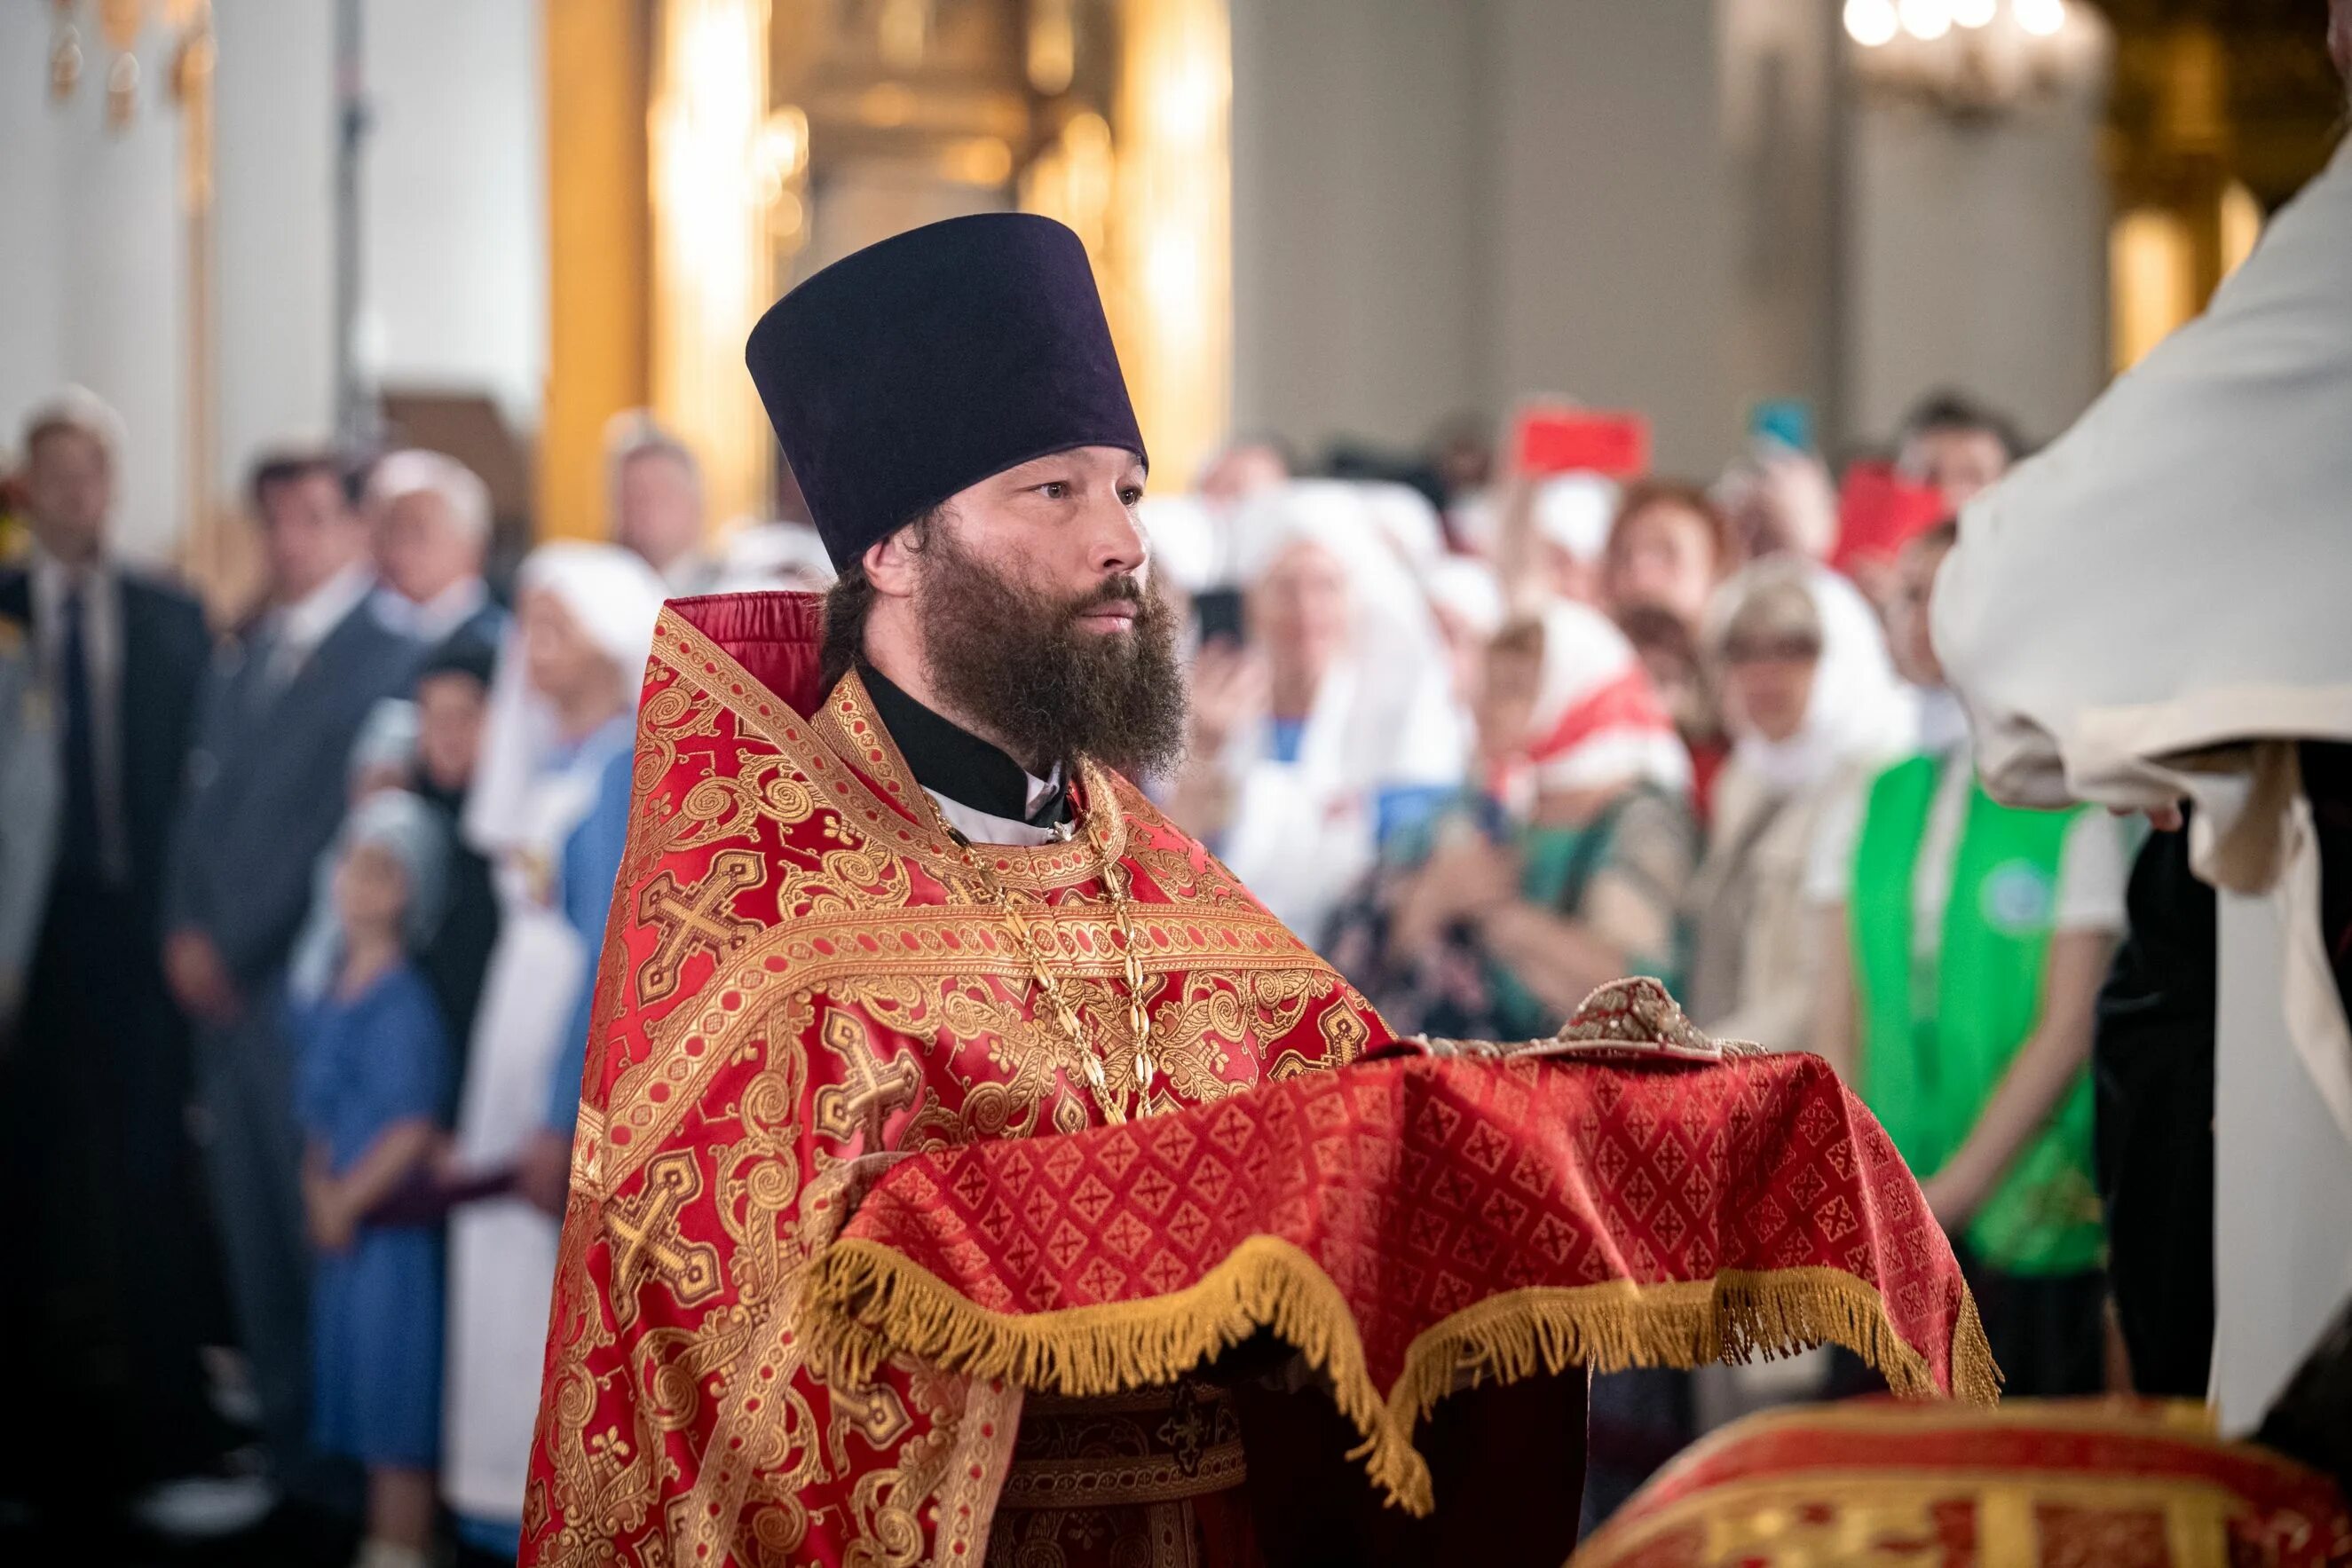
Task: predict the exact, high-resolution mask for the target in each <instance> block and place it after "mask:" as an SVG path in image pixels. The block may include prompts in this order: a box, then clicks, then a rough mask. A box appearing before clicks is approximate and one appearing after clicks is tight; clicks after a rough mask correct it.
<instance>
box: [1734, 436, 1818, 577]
mask: <svg viewBox="0 0 2352 1568" xmlns="http://www.w3.org/2000/svg"><path fill="white" fill-rule="evenodd" d="M1714 499H1715V502H1716V504H1717V507H1720V508H1721V509H1722V512H1723V515H1724V517H1726V518H1727V520H1728V521H1729V523H1730V525H1731V537H1732V538H1734V539H1735V540H1737V541H1738V548H1739V551H1740V554H1741V555H1742V557H1743V558H1745V559H1760V558H1762V557H1764V556H1768V555H1780V554H1789V555H1799V556H1803V557H1805V558H1806V559H1809V560H1824V559H1828V557H1829V554H1830V552H1831V550H1832V549H1834V548H1835V546H1836V544H1837V538H1838V509H1837V482H1836V481H1835V480H1834V479H1833V478H1832V476H1831V475H1830V470H1829V465H1827V464H1825V463H1823V462H1822V460H1821V459H1820V458H1819V457H1817V456H1815V455H1813V454H1811V453H1810V452H1800V451H1796V450H1794V449H1792V448H1790V447H1787V446H1784V445H1781V444H1779V443H1767V444H1763V445H1762V446H1760V447H1759V449H1758V450H1757V451H1755V452H1753V453H1751V454H1749V455H1747V456H1745V457H1743V458H1741V459H1739V460H1738V462H1736V463H1734V464H1733V465H1731V467H1730V468H1729V469H1727V471H1726V472H1725V474H1724V476H1723V478H1722V480H1721V481H1720V482H1719V483H1717V486H1716V487H1715V496H1714Z"/></svg>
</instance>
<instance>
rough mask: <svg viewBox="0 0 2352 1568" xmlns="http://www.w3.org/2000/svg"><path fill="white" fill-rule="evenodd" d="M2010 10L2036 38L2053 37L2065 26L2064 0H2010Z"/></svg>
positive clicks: (2019, 24) (2020, 24) (2018, 22)
mask: <svg viewBox="0 0 2352 1568" xmlns="http://www.w3.org/2000/svg"><path fill="white" fill-rule="evenodd" d="M2010 11H2011V15H2013V16H2016V18H2017V25H2018V26H2020V27H2021V28H2023V29H2024V30H2025V31H2026V32H2029V33H2031V34H2032V35H2033V36H2034V37H2037V38H2047V37H2054V36H2056V35H2057V34H2058V33H2060V32H2062V31H2063V30H2064V28H2065V26H2066V0H2011V5H2010Z"/></svg>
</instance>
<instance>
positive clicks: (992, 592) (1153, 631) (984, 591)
mask: <svg viewBox="0 0 2352 1568" xmlns="http://www.w3.org/2000/svg"><path fill="white" fill-rule="evenodd" d="M919 559H920V561H921V563H922V564H921V565H920V567H919V569H918V576H917V578H916V581H915V594H914V610H915V619H916V621H917V622H918V623H919V625H920V626H921V627H922V634H923V663H924V666H925V669H926V671H927V673H928V674H929V676H930V681H931V689H932V690H933V691H934V692H936V693H937V694H938V695H939V696H940V699H941V700H942V701H943V702H945V703H946V704H947V706H949V707H950V708H952V709H953V710H954V711H956V712H957V713H960V714H961V715H962V716H964V717H965V718H967V719H969V720H971V722H973V723H974V724H977V725H979V726H980V727H982V729H983V730H985V731H986V732H987V734H988V735H989V737H991V738H992V739H993V740H995V741H997V742H998V743H999V744H1001V745H1003V746H1004V747H1007V748H1008V749H1009V750H1010V751H1011V752H1012V754H1013V759H1014V760H1015V761H1017V762H1019V763H1020V764H1021V765H1022V766H1023V767H1024V768H1041V769H1042V768H1051V767H1053V766H1054V765H1055V764H1056V763H1063V762H1069V761H1073V760H1075V759H1076V758H1080V757H1085V758H1092V759H1094V760H1096V761H1098V762H1103V763H1107V764H1108V765H1109V766H1111V767H1113V768H1119V769H1121V770H1122V771H1126V772H1129V773H1150V772H1155V771H1158V770H1160V769H1162V768H1169V767H1171V766H1173V765H1174V763H1175V762H1176V760H1177V758H1178V757H1179V756H1180V755H1181V752H1182V750H1183V743H1184V677H1183V674H1182V673H1181V670H1180V669H1179V668H1178V665H1177V662H1176V637H1175V617H1174V616H1173V615H1172V614H1171V613H1170V612H1169V609H1168V601H1166V600H1164V599H1162V598H1160V592H1159V590H1158V589H1157V588H1156V587H1147V586H1146V585H1145V584H1144V583H1143V582H1142V581H1141V580H1139V579H1137V578H1134V577H1130V576H1126V575H1121V576H1118V577H1114V578H1112V579H1110V580H1108V581H1106V582H1104V583H1103V584H1102V586H1101V587H1100V588H1098V589H1097V590H1095V591H1092V592H1090V593H1087V594H1086V595H1084V596H1082V597H1080V598H1077V599H1068V598H1064V597H1062V596H1060V595H1056V594H1052V593H1047V592H1045V591H1040V590H1039V589H1037V588H1034V587H1033V586H1031V585H1030V584H1029V583H1027V582H1025V581H1023V580H1021V579H1019V578H1017V577H1014V576H1012V575H1011V574H1009V573H1006V572H1003V571H1001V570H997V569H996V568H995V567H994V566H992V565H991V564H990V563H989V562H987V561H985V560H982V559H981V558H980V557H978V556H977V555H974V554H972V553H971V552H970V551H967V550H966V549H963V548H962V546H961V545H960V544H959V543H958V542H957V541H956V538H955V536H954V533H953V531H952V530H951V529H950V528H932V529H930V530H929V537H927V538H925V539H924V541H923V545H922V549H921V551H920V553H919ZM1118 600H1127V601H1130V602H1132V603H1133V604H1135V605H1136V606H1137V611H1136V617H1135V622H1134V624H1133V625H1131V626H1130V627H1129V629H1128V630H1127V631H1125V632H1090V631H1087V629H1086V628H1084V627H1082V626H1080V625H1079V624H1078V617H1079V616H1080V615H1082V614H1084V613H1085V612H1087V611H1089V610H1092V609H1094V608H1095V607H1096V606H1097V605H1101V604H1108V603H1111V602H1113V601H1118Z"/></svg>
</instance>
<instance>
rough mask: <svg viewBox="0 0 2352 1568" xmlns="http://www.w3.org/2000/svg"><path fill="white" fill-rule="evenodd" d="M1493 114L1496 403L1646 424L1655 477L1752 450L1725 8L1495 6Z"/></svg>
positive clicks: (1593, 0) (1650, 2)
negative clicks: (1741, 424)
mask: <svg viewBox="0 0 2352 1568" xmlns="http://www.w3.org/2000/svg"><path fill="white" fill-rule="evenodd" d="M1488 13H1489V16H1490V17H1491V25H1490V32H1489V36H1488V37H1487V40H1486V43H1487V53H1486V66H1485V70H1484V72H1483V81H1484V84H1485V85H1484V87H1483V88H1482V90H1484V91H1486V92H1488V93H1491V94H1492V96H1493V101H1494V102H1495V104H1496V106H1497V112H1498V118H1497V120H1496V131H1497V132H1498V135H1499V142H1498V145H1497V146H1496V149H1495V150H1494V152H1492V153H1491V154H1490V156H1492V157H1494V158H1495V160H1496V172H1497V183H1496V191H1495V199H1494V224H1495V227H1494V234H1495V236H1496V237H1495V240H1494V242H1493V244H1494V256H1495V266H1496V292H1495V302H1494V311H1493V315H1492V317H1491V318H1490V320H1489V323H1488V330H1489V332H1490V333H1491V334H1492V336H1493V343H1494V346H1493V348H1492V349H1491V350H1489V353H1490V356H1491V358H1490V370H1489V371H1488V375H1487V380H1486V393H1487V398H1488V402H1489V404H1490V406H1493V407H1496V408H1497V409H1499V408H1501V407H1503V406H1505V405H1506V404H1507V402H1509V401H1510V400H1512V399H1514V398H1516V397H1517V396H1518V395H1520V394H1521V393H1523V392H1531V391H1555V392H1567V393H1570V394H1571V395H1573V396H1575V397H1577V398H1578V399H1580V400H1581V401H1583V402H1588V403H1591V404H1594V405H1597V406H1602V407H1625V408H1635V409H1641V410H1644V411H1646V412H1647V413H1649V414H1650V415H1651V417H1652V420H1653V423H1654V433H1655V438H1656V460H1657V464H1658V466H1659V467H1660V468H1661V469H1663V470H1664V471H1666V472H1670V473H1683V472H1688V473H1701V472H1705V471H1706V470H1708V469H1710V468H1712V467H1713V466H1714V465H1717V464H1718V463H1720V462H1721V461H1722V459H1723V457H1724V456H1725V455H1727V454H1728V453H1729V451H1730V450H1731V447H1732V444H1733V443H1734V441H1735V440H1736V439H1737V437H1738V434H1739V428H1738V416H1739V409H1738V402H1737V400H1736V398H1735V397H1734V395H1733V393H1732V392H1731V390H1730V388H1729V386H1728V383H1727V376H1726V370H1727V359H1726V334H1727V330H1728V327H1729V320H1730V305H1731V299H1730V291H1731V256H1730V245H1731V239H1732V233H1733V230H1732V225H1731V222H1730V213H1729V206H1728V198H1729V195H1730V186H1729V183H1728V181H1727V178H1726V166H1725V162H1724V159H1723V154H1722V133H1721V130H1720V127H1719V124H1718V120H1717V65H1716V23H1715V5H1714V4H1713V0H1567V3H1563V0H1488Z"/></svg>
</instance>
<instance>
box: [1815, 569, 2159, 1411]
mask: <svg viewBox="0 0 2352 1568" xmlns="http://www.w3.org/2000/svg"><path fill="white" fill-rule="evenodd" d="M1954 538H1955V532H1954V529H1953V528H1952V525H1950V524H1948V523H1947V524H1945V525H1943V526H1942V527H1941V528H1936V529H1933V530H1931V531H1930V532H1928V533H1927V534H1925V535H1922V536H1921V537H1920V538H1917V539H1916V540H1914V541H1913V542H1912V543H1911V545H1910V546H1909V547H1908V548H1906V550H1905V552H1904V554H1903V557H1902V559H1901V561H1900V562H1899V564H1898V568H1897V573H1898V584H1897V594H1896V600H1895V606H1894V609H1893V612H1892V615H1891V617H1890V621H1891V630H1892V632H1893V638H1892V641H1893V644H1894V650H1893V651H1894V653H1895V660H1896V663H1897V664H1898V665H1900V666H1901V667H1902V668H1903V670H1904V673H1905V674H1906V675H1908V676H1909V677H1910V678H1911V679H1913V680H1914V681H1916V682H1917V683H1919V684H1920V685H1923V686H1926V687H1929V688H1935V687H1938V686H1940V685H1941V682H1942V671H1941V669H1940V668H1939V667H1938V666H1937V663H1936V654H1935V650H1934V648H1933V647H1932V646H1930V645H1929V643H1928V641H1927V601H1928V596H1929V593H1930V592H1931V591H1932V590H1933V587H1934V584H1935V578H1936V572H1937V568H1938V567H1940V566H1941V565H1942V563H1943V559H1944V557H1945V555H1946V554H1947V553H1948V551H1949V550H1950V549H1951V547H1952V544H1953V542H1954ZM2126 867H2127V862H2126V856H2125V853H2124V845H2123V829H2122V826H2121V824H2119V823H2118V822H2116V821H2114V820H2113V819H2111V818H2109V817H2108V816H2106V815H2105V813H2103V812H2092V811H2086V810H2081V809H2077V810H2071V811H2052V812H2045V811H2025V810H2016V809H2014V808H2011V807H2007V806H2002V805H2000V804H1998V803H1996V802H1995V801H1994V800H1992V799H1991V798H1990V796H1988V795H1987V794H1986V793H1985V792H1984V790H1983V789H1982V788H1981V787H1979V784H1978V782H1977V779H1976V774H1975V770H1974V768H1973V766H1972V765H1971V762H1970V760H1969V749H1968V747H1967V744H1966V738H1965V737H1960V739H1959V740H1958V743H1957V744H1954V745H1952V746H1949V747H1945V748H1942V749H1938V750H1931V751H1926V752H1922V753H1919V754H1917V755H1915V756H1912V757H1909V758H1905V759H1903V760H1902V761H1899V762H1896V763H1895V764H1894V765H1893V766H1892V767H1889V768H1885V769H1884V770H1882V771H1880V772H1878V773H1876V774H1875V775H1874V777H1872V778H1870V779H1868V780H1867V781H1866V782H1865V783H1864V786H1863V788H1862V789H1860V790H1859V791H1858V792H1857V793H1856V794H1854V795H1853V797H1852V798H1851V799H1850V800H1848V801H1847V802H1846V803H1845V805H1844V806H1843V809H1832V810H1831V811H1830V812H1828V813H1827V815H1826V818H1825V821H1824V822H1823V824H1822V831H1821V835H1820V837H1819V838H1818V839H1817V840H1816V842H1815V846H1814V852H1813V856H1812V861H1811V869H1810V871H1809V873H1808V879H1807V883H1808V885H1807V893H1808V895H1809V901H1810V902H1811V903H1812V904H1815V905H1817V906H1818V907H1820V908H1821V909H1822V911H1823V914H1822V916H1821V918H1822V994H1821V998H1820V999H1821V1006H1820V1009H1819V1017H1818V1020H1817V1024H1816V1040H1815V1047H1816V1049H1817V1050H1819V1051H1821V1052H1822V1055H1824V1056H1826V1057H1828V1058H1829V1059H1830V1061H1832V1062H1833V1063H1835V1064H1836V1065H1837V1066H1838V1068H1839V1070H1840V1071H1843V1072H1844V1073H1845V1074H1846V1075H1847V1077H1848V1079H1849V1081H1850V1082H1853V1083H1854V1085H1855V1086H1856V1088H1857V1089H1858V1091H1859V1092H1860V1093H1861V1095H1862V1097H1863V1100H1864V1103H1867V1104H1868V1105H1869V1106H1870V1108H1871V1111H1872V1112H1873V1113H1874V1114H1875V1115H1876V1116H1877V1117H1878V1119H1879V1121H1880V1122H1881V1123H1882V1124H1884V1125H1885V1128H1886V1130H1887V1133H1888V1134H1890V1135H1891V1136H1892V1137H1893V1138H1894V1140H1895V1146H1896V1147H1897V1148H1898V1149H1900V1150H1901V1151H1902V1153H1903V1155H1904V1157H1905V1158H1906V1160H1908V1161H1909V1162H1910V1165H1911V1168H1912V1170H1913V1171H1914V1172H1915V1173H1916V1175H1917V1176H1918V1177H1919V1179H1920V1183H1921V1186H1922V1188H1923V1189H1924V1191H1925V1192H1926V1194H1927V1202H1928V1206H1929V1207H1931V1208H1932V1209H1933V1210H1934V1211H1935V1214H1936V1218H1937V1220H1938V1221H1939V1222H1941V1223H1942V1225H1943V1227H1944V1228H1945V1229H1946V1230H1947V1231H1948V1232H1949V1233H1950V1234H1951V1238H1952V1242H1953V1247H1954V1249H1955V1250H1956V1251H1957V1252H1958V1254H1959V1256H1960V1261H1961V1265H1962V1267H1963V1268H1964V1269H1965V1270H1967V1271H1968V1273H1969V1280H1970V1281H1971V1285H1972V1288H1973V1289H1974V1290H1975V1291H1976V1295H1977V1301H1978V1305H1979V1308H1980V1309H1981V1311H1982V1312H1983V1315H1984V1322H1985V1328H1986V1332H1987V1333H1989V1334H1990V1336H1991V1339H1992V1344H1993V1354H1994V1356H1995V1358H1996V1359H1997V1360H1998V1361H1999V1362H2000V1365H2001V1367H2002V1369H2003V1371H2004V1372H2005V1373H2006V1374H2007V1375H2008V1390H2009V1392H2010V1393H2011V1394H2013V1395H2041V1396H2055V1395H2068V1394H2086V1393H2095V1392H2097V1391H2099V1390H2100V1389H2102V1388H2103V1387H2105V1354H2104V1351H2105V1327H2104V1324H2105V1293H2106V1292H2105V1277H2104V1274H2103V1272H2102V1265H2103V1263H2104V1260H2105V1245H2106V1238H2105V1228H2104V1226H2103V1223H2102V1219H2101V1215H2100V1207H2099V1197H2098V1190H2097V1187H2096V1185H2095V1182H2094V1180H2093V1170H2092V1159H2091V1084H2090V1079H2089V1075H2088V1072H2087V1071H2086V1069H2087V1064H2088V1062H2089V1059H2090V1049H2091V1028H2092V1020H2093V1016H2094V1006H2095V1002H2096V999H2097V997H2098V991H2099V986H2100V983H2101V982H2102V980H2103V979H2104V978H2105V975H2106V971H2107V963H2108V958H2109V956H2110V955H2111V954H2112V952H2113V949H2114V947H2115V944H2116V936H2117V935H2118V933H2119V932H2120V930H2121V928H2122V925H2123V895H2124V884H2125V881H2126Z"/></svg>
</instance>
